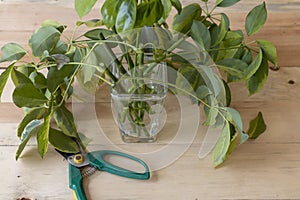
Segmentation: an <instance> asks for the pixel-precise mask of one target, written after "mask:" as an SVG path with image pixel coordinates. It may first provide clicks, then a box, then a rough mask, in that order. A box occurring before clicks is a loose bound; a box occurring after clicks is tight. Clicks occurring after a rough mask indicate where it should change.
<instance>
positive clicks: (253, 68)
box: [245, 50, 263, 79]
mask: <svg viewBox="0 0 300 200" xmlns="http://www.w3.org/2000/svg"><path fill="white" fill-rule="evenodd" d="M262 57H263V53H262V51H261V50H260V51H259V53H258V54H257V55H256V57H255V59H254V60H253V61H252V63H251V64H250V65H249V66H248V68H247V69H246V71H245V74H246V79H249V78H250V77H251V76H253V75H254V74H255V72H256V71H257V70H258V68H259V66H260V64H261V62H262Z"/></svg>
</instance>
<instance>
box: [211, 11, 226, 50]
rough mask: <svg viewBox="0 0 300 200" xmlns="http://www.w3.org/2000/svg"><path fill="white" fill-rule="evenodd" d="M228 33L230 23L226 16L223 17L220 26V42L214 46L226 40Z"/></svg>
mask: <svg viewBox="0 0 300 200" xmlns="http://www.w3.org/2000/svg"><path fill="white" fill-rule="evenodd" d="M227 31H228V23H227V21H226V18H225V17H224V15H221V23H220V25H219V32H218V33H219V34H218V40H217V41H216V43H215V44H214V45H217V44H219V43H220V42H221V41H222V40H223V39H224V38H225V36H226V33H227Z"/></svg>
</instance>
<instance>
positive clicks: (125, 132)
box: [110, 56, 168, 143]
mask: <svg viewBox="0 0 300 200" xmlns="http://www.w3.org/2000/svg"><path fill="white" fill-rule="evenodd" d="M145 59H147V60H151V56H148V58H147V56H146V57H145ZM128 68H129V67H126V73H125V74H124V73H123V74H122V73H121V72H120V69H119V66H117V65H112V66H111V72H112V74H114V76H115V77H116V78H118V82H117V83H116V84H115V85H114V86H113V87H111V91H110V94H111V99H112V112H113V116H114V119H115V122H116V123H117V125H118V127H119V130H120V134H121V137H122V140H123V141H124V142H127V143H134V142H136V143H137V142H144V143H150V142H154V141H156V139H157V135H158V133H159V132H160V130H161V129H162V128H163V126H164V123H165V120H166V112H165V109H164V106H163V103H164V100H165V97H166V95H167V90H168V86H167V66H166V64H165V63H164V62H160V63H155V62H149V63H146V64H143V65H139V66H136V67H134V68H132V69H128Z"/></svg>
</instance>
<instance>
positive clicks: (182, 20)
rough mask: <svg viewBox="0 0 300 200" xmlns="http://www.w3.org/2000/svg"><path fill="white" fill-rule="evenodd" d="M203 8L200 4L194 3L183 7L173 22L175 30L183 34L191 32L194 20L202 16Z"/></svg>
mask: <svg viewBox="0 0 300 200" xmlns="http://www.w3.org/2000/svg"><path fill="white" fill-rule="evenodd" d="M201 13H202V9H201V7H200V5H199V4H196V3H192V4H190V5H188V6H186V7H184V8H183V9H182V11H181V12H180V14H176V15H175V17H174V21H173V24H172V28H173V30H175V31H177V32H181V33H183V34H187V33H189V31H190V29H191V27H192V24H193V21H194V20H197V19H198V18H199V17H201Z"/></svg>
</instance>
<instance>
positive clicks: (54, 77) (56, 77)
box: [47, 64, 74, 92]
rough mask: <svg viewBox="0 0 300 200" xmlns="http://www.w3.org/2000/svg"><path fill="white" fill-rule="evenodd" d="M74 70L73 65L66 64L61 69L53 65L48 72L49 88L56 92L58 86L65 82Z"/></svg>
mask: <svg viewBox="0 0 300 200" xmlns="http://www.w3.org/2000/svg"><path fill="white" fill-rule="evenodd" d="M73 70H74V66H73V65H68V64H66V65H64V66H63V67H62V68H61V69H58V68H57V67H55V66H54V67H51V68H50V69H49V72H48V74H47V88H48V89H49V91H50V92H54V91H55V90H56V89H57V87H59V86H60V85H61V84H62V83H64V81H65V79H66V78H67V77H69V76H71V75H72V72H73Z"/></svg>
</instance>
